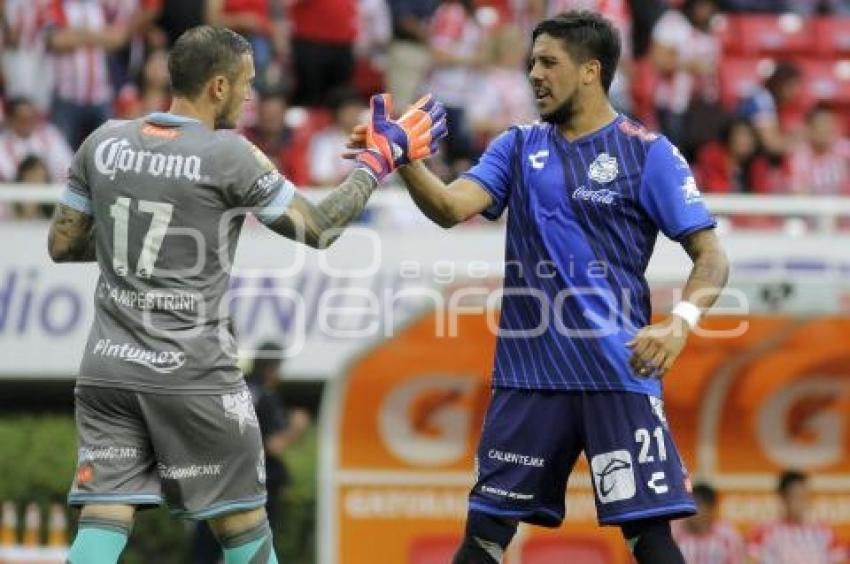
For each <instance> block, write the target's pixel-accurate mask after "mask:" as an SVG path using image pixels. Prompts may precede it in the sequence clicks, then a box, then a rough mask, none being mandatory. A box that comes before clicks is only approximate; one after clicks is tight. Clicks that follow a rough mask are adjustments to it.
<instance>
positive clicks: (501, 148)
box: [462, 129, 516, 220]
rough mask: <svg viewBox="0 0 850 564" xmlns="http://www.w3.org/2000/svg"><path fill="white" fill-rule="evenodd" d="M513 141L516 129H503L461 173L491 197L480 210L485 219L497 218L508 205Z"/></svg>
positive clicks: (514, 140)
mask: <svg viewBox="0 0 850 564" xmlns="http://www.w3.org/2000/svg"><path fill="white" fill-rule="evenodd" d="M515 142H516V129H509V130H508V131H505V132H504V133H502V134H501V135H499V136H498V137H496V138H495V139H494V140H493V141H491V142H490V145H489V146H488V147H487V150H486V151H484V154H483V155H481V158H480V159H479V160H478V164H476V165H475V166H473V167H472V168H470V169H469V170H468V171H466V172H465V173H463V175H462V176H463V177H464V178H468V179H470V180H473V181H474V182H475V183H476V184H478V185H480V186H481V187H482V188H484V190H485V191H486V192H487V193H488V194H490V197H491V198H493V203H492V204H491V205H490V206H489V207H488V208H487V209H486V210H484V211H483V212H481V215H483V216H484V217H486V218H487V219H490V220H496V219H498V218H499V216H501V215H502V212H503V211H505V208H506V207H507V205H508V200H509V198H510V192H511V184H512V180H513V178H512V167H511V157H512V153H513V148H514V143H515Z"/></svg>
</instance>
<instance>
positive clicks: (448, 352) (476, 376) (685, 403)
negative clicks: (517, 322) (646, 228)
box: [319, 314, 850, 564]
mask: <svg viewBox="0 0 850 564" xmlns="http://www.w3.org/2000/svg"><path fill="white" fill-rule="evenodd" d="M494 324H495V319H493V318H490V317H487V316H485V315H463V316H460V317H457V318H455V319H452V320H448V321H447V320H446V319H443V318H442V317H441V316H440V315H438V314H430V315H427V316H425V317H422V318H420V319H419V320H418V321H417V322H415V323H413V324H412V325H410V326H409V327H407V328H406V329H405V330H403V331H400V332H398V333H397V334H396V336H394V337H393V338H392V339H389V340H387V341H384V342H382V343H380V344H378V345H377V346H375V347H374V348H373V349H372V350H370V351H368V352H367V353H365V354H364V355H363V356H362V357H361V358H360V359H359V360H357V361H356V362H355V363H354V364H353V365H352V366H351V368H350V370H349V372H348V373H347V375H346V376H345V377H343V378H340V379H339V380H338V381H336V382H334V383H332V384H329V389H328V392H327V396H326V398H325V401H324V406H323V409H324V410H325V411H324V413H323V430H322V432H323V435H324V436H323V437H322V443H321V444H322V449H323V450H322V452H321V477H320V480H321V483H320V502H319V531H320V533H319V534H320V538H319V561H320V563H321V564H367V563H369V564H373V563H376V562H380V563H382V564H383V563H388V564H389V563H391V564H446V563H448V562H450V561H451V556H452V554H453V553H454V550H455V548H456V547H457V544H458V542H459V540H460V538H461V536H462V534H463V522H464V516H465V514H466V496H467V493H468V491H469V488H470V487H471V485H472V473H473V458H474V455H475V449H476V445H477V441H478V435H479V431H480V429H481V424H482V421H483V419H484V413H485V410H486V408H487V402H488V399H489V396H490V383H489V377H490V371H491V367H492V358H493V350H494V346H495V336H494V335H495V330H494V329H495V327H494ZM701 325H702V327H703V335H700V336H698V335H694V336H692V338H691V339H690V340H689V344H688V347H687V348H686V350H685V351H684V353H683V354H682V356H681V357H680V359H679V361H678V363H677V364H676V366H675V367H674V369H673V370H672V371H671V373H670V374H669V375H668V376H667V378H666V380H665V393H664V400H665V408H666V411H667V417H668V420H669V421H670V424H671V426H672V430H673V433H674V435H675V437H676V441H677V444H678V446H679V448H680V450H681V452H682V455H683V457H684V459H685V462H686V464H687V466H688V468H689V469H690V471H691V473H692V475H693V477H694V479H695V481H696V480H703V479H704V480H708V481H709V482H711V483H712V484H713V485H714V486H715V487H717V488H718V489H719V491H720V492H721V503H720V512H721V516H722V517H724V518H726V519H728V520H730V521H732V522H733V523H734V524H736V525H738V526H739V527H741V530H742V532H744V533H746V532H747V531H749V530H750V529H751V528H752V527H753V526H754V525H756V524H758V523H761V522H764V521H767V520H770V519H772V518H775V517H776V516H777V511H778V506H777V502H776V499H775V496H774V494H773V490H774V485H775V480H776V476H777V474H778V473H779V472H780V471H781V470H783V469H786V468H795V469H799V470H803V471H807V472H809V473H811V475H812V476H813V480H812V486H813V490H814V492H815V494H816V495H815V498H814V512H815V517H816V518H818V519H820V520H822V521H824V522H826V523H828V524H830V525H832V526H834V527H835V529H836V531H837V532H838V533H839V536H840V537H841V539H842V540H843V541H845V542H847V541H850V432H848V431H850V429H848V424H849V423H850V347H848V335H850V319H846V318H825V317H824V318H814V319H808V318H790V317H778V316H777V317H773V316H763V317H759V316H752V317H721V316H715V317H709V318H706V319H704V320H703V322H702V324H701ZM712 332H717V333H724V334H726V336H725V337H723V338H720V337H718V336H714V337H712V336H711V335H710V333H712ZM706 333H709V335H706ZM447 335H451V336H447ZM630 561H631V560H630V557H629V555H628V553H627V551H626V548H625V545H624V544H623V541H622V538H621V536H620V533H619V530H618V529H616V528H600V527H598V526H597V525H596V511H595V506H594V492H593V486H592V483H591V480H590V477H589V474H588V469H587V465H586V463H585V462H584V460H582V461H580V463H579V464H578V465H577V467H576V469H575V470H574V472H573V475H572V477H571V479H570V487H569V490H568V493H567V518H566V521H565V523H564V525H563V526H562V527H560V528H559V529H543V528H539V527H530V526H529V527H526V526H522V527H521V528H520V531H519V533H518V535H517V537H516V539H515V541H514V543H513V544H512V545H511V547H510V549H509V552H508V562H509V563H510V564H555V563H562V562H581V563H583V564H626V563H627V562H630Z"/></svg>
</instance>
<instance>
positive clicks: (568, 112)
mask: <svg viewBox="0 0 850 564" xmlns="http://www.w3.org/2000/svg"><path fill="white" fill-rule="evenodd" d="M577 102H578V93H575V92H574V93H573V94H572V96H570V97H569V98H567V99H566V100H564V101H563V103H562V104H561V105H560V106H558V107H557V108H555V109H554V110H553V111H551V112H549V113H546V114H540V119H542V120H543V121H545V122H546V123H551V124H552V125H557V126H562V125H569V123H570V122H571V121H572V120H573V118H574V117H575V114H576V106H577V105H578V104H577Z"/></svg>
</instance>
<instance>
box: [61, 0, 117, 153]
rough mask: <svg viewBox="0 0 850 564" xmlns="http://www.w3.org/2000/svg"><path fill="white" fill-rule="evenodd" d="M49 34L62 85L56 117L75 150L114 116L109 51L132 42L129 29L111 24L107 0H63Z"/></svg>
mask: <svg viewBox="0 0 850 564" xmlns="http://www.w3.org/2000/svg"><path fill="white" fill-rule="evenodd" d="M52 8H53V9H52V10H51V13H50V23H49V29H48V36H47V45H48V48H49V49H50V50H51V51H52V52H53V54H54V62H55V65H54V67H55V70H56V83H55V86H54V89H55V97H54V100H53V109H52V116H51V119H52V120H53V122H54V123H55V124H56V125H57V126H58V127H59V129H60V130H61V131H62V133H64V134H65V138H66V139H67V140H68V143H69V144H70V145H71V147H72V148H77V147H79V146H80V144H81V143H82V142H83V140H84V139H85V138H86V137H87V136H88V134H89V133H91V132H92V131H94V130H95V129H96V128H97V127H99V126H100V125H101V124H102V123H103V122H104V121H106V120H107V119H108V118H109V117H110V116H111V115H112V97H113V95H114V93H113V91H112V85H111V84H110V80H109V67H108V61H107V53H109V52H112V51H116V50H118V49H121V48H122V47H124V46H125V45H126V44H127V41H128V37H129V36H128V33H129V28H128V27H127V26H126V25H123V24H116V25H111V24H110V23H109V22H108V18H107V16H108V14H107V10H106V3H105V2H104V1H103V0H92V1H87V0H57V1H56V2H54V3H53V5H52Z"/></svg>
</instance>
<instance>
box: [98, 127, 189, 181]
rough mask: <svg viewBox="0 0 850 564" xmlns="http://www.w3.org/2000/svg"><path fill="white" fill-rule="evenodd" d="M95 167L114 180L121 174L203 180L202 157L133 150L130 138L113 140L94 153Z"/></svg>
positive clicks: (102, 142) (108, 139)
mask: <svg viewBox="0 0 850 564" xmlns="http://www.w3.org/2000/svg"><path fill="white" fill-rule="evenodd" d="M94 166H95V168H96V169H97V171H98V172H99V173H100V174H102V175H103V176H105V177H107V178H109V179H110V180H115V176H116V175H117V174H118V173H119V172H126V173H132V174H147V175H150V176H153V177H157V178H159V177H163V178H185V179H186V180H189V181H192V182H200V180H201V157H199V156H197V155H189V156H184V155H174V154H167V153H155V152H152V151H145V150H136V149H133V147H132V146H131V144H130V142H129V141H128V140H127V139H124V138H121V139H119V138H118V137H109V138H107V139H104V140H103V141H101V142H100V144H98V146H97V149H95V151H94Z"/></svg>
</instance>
